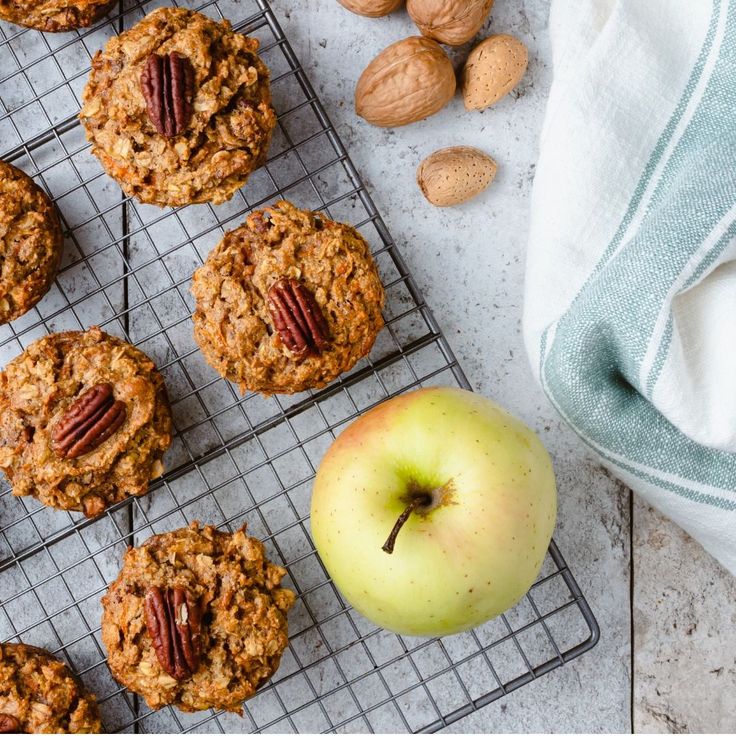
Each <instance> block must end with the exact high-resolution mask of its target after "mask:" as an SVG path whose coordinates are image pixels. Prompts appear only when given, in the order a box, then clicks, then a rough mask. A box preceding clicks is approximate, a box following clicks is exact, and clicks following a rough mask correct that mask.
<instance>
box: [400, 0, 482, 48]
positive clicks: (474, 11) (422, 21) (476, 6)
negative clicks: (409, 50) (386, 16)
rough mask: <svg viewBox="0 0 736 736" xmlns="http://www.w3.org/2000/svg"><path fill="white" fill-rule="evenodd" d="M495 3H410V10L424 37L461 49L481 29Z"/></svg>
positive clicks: (467, 0)
mask: <svg viewBox="0 0 736 736" xmlns="http://www.w3.org/2000/svg"><path fill="white" fill-rule="evenodd" d="M492 6H493V0H406V9H407V11H408V12H409V15H410V16H411V19H412V20H413V21H414V23H416V25H417V28H418V29H419V30H420V31H421V32H422V35H424V36H429V37H430V38H434V39H435V40H437V41H439V42H440V43H446V44H448V45H450V46H461V45H462V44H464V43H467V42H468V41H470V39H471V38H473V36H475V34H476V33H478V31H479V30H480V29H481V26H482V25H483V23H485V21H486V18H487V17H488V14H489V13H490V12H491V7H492Z"/></svg>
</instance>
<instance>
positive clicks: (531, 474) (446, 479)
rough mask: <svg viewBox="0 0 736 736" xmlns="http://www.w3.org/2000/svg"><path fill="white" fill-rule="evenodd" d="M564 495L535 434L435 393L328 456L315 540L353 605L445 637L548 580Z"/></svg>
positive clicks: (417, 395)
mask: <svg viewBox="0 0 736 736" xmlns="http://www.w3.org/2000/svg"><path fill="white" fill-rule="evenodd" d="M556 508H557V492H556V488H555V477H554V472H553V469H552V463H551V461H550V457H549V455H548V453H547V451H546V450H545V449H544V446H543V445H542V443H541V442H540V440H539V439H538V438H537V436H536V435H535V434H534V433H533V432H532V431H531V430H530V429H529V428H528V427H527V426H526V425H525V424H523V423H522V422H521V421H520V420H518V419H516V418H514V417H513V416H511V415H510V414H509V413H507V412H506V411H504V409H502V408H501V407H500V406H498V405H497V404H495V403H494V402H492V401H491V400H490V399H487V398H484V397H483V396H479V395H478V394H474V393H472V392H470V391H465V390H463V389H458V388H449V387H437V388H425V389H419V390H417V391H412V392H410V393H407V394H403V395H401V396H399V397H396V398H394V399H390V400H389V401H385V402H384V403H382V404H379V405H378V406H377V407H375V408H374V409H372V410H370V411H368V412H367V413H366V414H364V415H363V416H361V417H360V418H359V419H357V420H356V421H355V422H353V423H352V424H351V425H350V426H348V427H347V429H345V430H344V431H343V432H342V433H341V434H340V435H339V436H338V438H337V439H336V440H335V442H334V443H333V444H332V446H331V447H330V449H329V450H328V451H327V453H326V455H325V457H324V459H323V461H322V463H321V464H320V467H319V470H318V472H317V477H316V480H315V485H314V493H313V496H312V516H311V525H312V535H313V537H314V542H315V545H316V547H317V551H318V552H319V554H320V556H321V558H322V560H323V562H324V564H325V567H326V568H327V570H328V572H329V573H330V575H331V576H332V579H333V580H334V582H335V584H336V585H337V587H338V588H339V589H340V591H341V592H342V594H343V595H344V596H345V598H346V599H347V600H348V601H349V602H350V604H351V605H352V606H353V607H354V608H356V609H357V610H358V611H359V612H360V613H362V614H363V615H364V616H366V617H367V618H369V619H370V620H371V621H373V622H374V623H376V624H378V625H379V626H382V627H384V628H386V629H390V630H392V631H396V632H398V633H401V634H409V635H416V636H441V635H445V634H452V633H455V632H459V631H464V630H467V629H470V628H473V627H474V626H478V625H479V624H481V623H483V622H484V621H486V620H488V619H490V618H492V617H494V616H497V615H498V614H500V613H502V612H503V611H505V610H506V609H507V608H510V607H511V606H512V605H513V604H514V603H516V602H517V601H518V600H519V599H520V598H521V597H522V596H523V595H524V594H525V593H526V591H527V590H528V589H529V588H530V587H531V585H532V583H533V582H534V579H535V578H536V576H537V574H538V573H539V568H540V566H541V564H542V560H543V559H544V555H545V552H546V550H547V547H548V545H549V541H550V539H551V537H552V530H553V527H554V524H555V515H556Z"/></svg>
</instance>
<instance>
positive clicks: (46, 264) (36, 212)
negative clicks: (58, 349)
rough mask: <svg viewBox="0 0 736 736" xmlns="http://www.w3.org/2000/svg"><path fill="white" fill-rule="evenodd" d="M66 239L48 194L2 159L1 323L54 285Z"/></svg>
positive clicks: (19, 314) (0, 170)
mask: <svg viewBox="0 0 736 736" xmlns="http://www.w3.org/2000/svg"><path fill="white" fill-rule="evenodd" d="M0 7H1V6H0ZM63 244H64V239H63V237H62V234H61V225H60V223H59V217H58V215H57V214H56V210H55V209H54V205H53V204H52V203H51V200H49V198H48V196H47V195H46V193H45V192H44V191H43V190H42V189H41V188H40V187H39V186H38V185H37V184H35V183H34V182H33V180H32V179H31V178H30V177H29V176H27V175H26V174H24V173H23V172H22V171H21V170H20V169H16V168H15V166H13V165H12V164H8V163H5V162H4V161H0V251H1V253H0V255H1V256H2V259H1V263H2V266H1V267H0V324H5V323H6V322H10V321H11V320H14V319H16V318H18V317H20V316H21V315H22V314H25V313H26V312H27V311H28V310H29V309H30V308H31V307H33V306H34V305H35V304H36V303H37V302H38V301H39V300H40V299H41V297H42V296H43V295H44V294H45V293H46V292H47V291H48V290H49V287H50V286H51V284H52V283H53V281H54V277H55V276H56V270H57V269H58V267H59V261H60V260H61V252H62V246H63Z"/></svg>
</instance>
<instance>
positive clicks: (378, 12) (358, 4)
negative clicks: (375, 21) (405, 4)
mask: <svg viewBox="0 0 736 736" xmlns="http://www.w3.org/2000/svg"><path fill="white" fill-rule="evenodd" d="M337 1H338V2H339V3H340V5H342V6H343V7H344V8H347V9H348V10H350V11H351V12H353V13H357V14H358V15H365V16H367V17H369V18H380V17H381V16H382V15H388V14H389V13H393V12H394V10H396V8H398V7H399V5H401V3H402V0H337Z"/></svg>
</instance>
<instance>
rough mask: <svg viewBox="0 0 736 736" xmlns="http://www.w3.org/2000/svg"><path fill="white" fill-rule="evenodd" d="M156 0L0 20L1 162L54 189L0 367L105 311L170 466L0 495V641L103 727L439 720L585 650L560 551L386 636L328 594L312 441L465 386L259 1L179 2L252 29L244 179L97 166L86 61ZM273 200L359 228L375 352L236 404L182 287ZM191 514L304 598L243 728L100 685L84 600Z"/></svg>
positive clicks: (432, 724) (378, 726)
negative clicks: (71, 25) (311, 387)
mask: <svg viewBox="0 0 736 736" xmlns="http://www.w3.org/2000/svg"><path fill="white" fill-rule="evenodd" d="M156 4H157V3H153V2H146V3H140V2H136V3H135V4H133V3H131V2H127V0H126V1H125V2H124V3H123V4H121V6H120V8H119V10H118V12H117V13H116V14H111V16H110V17H108V19H106V20H105V21H103V22H101V23H99V24H98V25H97V26H95V27H94V28H92V29H89V30H83V31H77V32H74V33H70V34H59V35H52V34H41V33H37V32H35V31H29V30H24V29H20V28H16V27H14V26H7V25H2V26H0V70H1V71H0V140H1V141H2V148H3V149H4V154H2V158H3V159H5V160H7V161H10V162H12V163H14V164H15V165H17V166H19V167H20V168H22V169H23V170H25V171H26V172H28V173H30V174H31V175H33V176H34V177H35V179H36V181H38V182H39V183H40V184H41V185H42V186H43V187H44V188H45V189H46V190H47V191H48V192H49V193H50V194H51V195H52V196H53V198H54V199H55V201H56V203H57V205H58V207H59V210H60V212H61V216H62V219H63V225H64V228H65V235H66V242H65V255H64V260H63V264H62V268H61V270H60V272H59V275H58V277H57V279H56V282H55V285H54V287H53V288H52V290H51V291H50V293H49V294H48V295H47V296H46V297H45V298H44V299H43V300H42V301H41V303H40V304H39V305H38V306H37V307H36V308H35V309H33V310H31V311H30V312H29V313H28V314H26V315H24V316H23V317H22V318H21V319H18V320H16V321H15V322H14V323H13V324H11V325H5V326H2V327H0V361H2V363H3V364H4V363H5V362H6V361H7V360H8V359H10V358H11V357H13V356H14V355H17V354H18V353H19V352H20V351H21V350H22V349H23V348H24V347H25V346H27V345H28V343H29V342H31V341H32V340H34V339H36V338H38V337H40V336H41V335H43V334H46V333H48V332H54V331H59V330H63V329H83V328H87V327H89V326H91V325H93V324H99V325H101V326H102V327H103V328H104V329H105V330H107V331H109V332H111V333H114V334H117V335H119V336H121V337H123V338H124V339H126V340H128V341H130V342H132V343H134V344H137V345H138V346H139V347H140V348H141V349H143V350H144V351H145V352H146V353H148V354H149V355H150V356H151V357H152V358H153V359H154V360H155V361H156V363H157V365H158V366H159V367H160V369H161V371H162V373H163V374H164V377H165V379H166V383H167V386H168V388H169V392H170V396H171V403H172V410H173V416H174V424H175V428H176V433H175V438H174V442H173V445H172V449H171V450H170V451H169V453H168V455H167V458H166V461H167V472H166V474H165V475H164V476H163V478H161V479H160V480H158V481H156V482H155V483H154V484H153V485H152V488H151V491H150V493H149V494H148V495H146V496H144V497H143V498H135V499H129V500H127V501H126V502H123V503H121V504H119V505H118V506H117V507H115V508H113V509H111V510H109V511H108V512H107V513H106V514H104V515H103V516H102V517H101V518H99V519H96V520H94V521H90V520H87V519H84V518H83V517H82V516H81V515H80V514H76V513H67V512H61V511H57V510H52V509H47V508H44V507H42V506H40V504H38V503H37V502H35V501H34V500H29V499H18V498H15V497H13V496H12V495H11V494H10V490H9V488H8V487H7V485H3V486H2V490H0V639H1V640H12V641H19V640H22V641H24V642H26V643H30V644H35V645H38V646H43V647H45V648H47V649H49V650H51V651H52V652H55V653H56V654H57V655H58V656H60V657H62V658H63V659H65V660H66V661H67V662H68V663H69V664H70V665H71V666H72V668H73V669H74V670H75V671H76V672H77V673H79V675H80V676H81V678H82V680H83V681H85V683H86V684H87V686H88V687H90V688H91V689H92V690H93V691H94V692H96V693H97V695H98V698H99V700H100V702H101V708H102V713H103V718H104V722H105V726H106V728H107V729H108V730H110V731H128V732H138V731H145V732H148V731H153V732H156V731H165V732H172V731H173V732H180V731H198V732H202V731H207V732H209V731H216V732H242V731H244V730H248V731H262V730H278V731H295V732H296V731H331V730H334V731H350V732H354V731H374V730H381V731H388V730H396V731H420V730H422V731H434V730H437V729H439V728H441V727H442V726H444V725H447V724H449V723H451V722H453V721H456V720H457V719H458V718H461V717H462V716H463V715H466V714H468V713H470V712H472V711H473V710H475V709H477V708H479V707H481V706H483V705H485V704H487V703H489V702H491V701H493V700H496V699H497V698H500V697H502V696H503V695H505V694H507V693H508V692H510V691H512V690H514V689H516V688H519V687H521V686H522V685H525V684H527V683H529V682H531V681H532V680H534V679H535V678H538V677H540V676H542V675H544V674H546V673H547V672H549V671H550V670H552V669H554V668H556V667H559V666H561V665H563V664H565V663H566V662H569V661H570V660H571V659H573V658H575V657H577V656H579V655H580V654H582V653H583V652H584V651H586V650H588V649H590V648H591V647H593V646H594V645H595V643H596V641H597V638H598V627H597V624H596V622H595V619H594V617H593V615H592V612H591V610H590V608H589V606H588V604H587V603H586V601H585V599H584V598H583V596H582V594H581V592H580V589H579V588H578V586H577V584H576V582H575V580H574V578H573V576H572V574H571V573H570V571H569V570H568V568H567V566H566V565H565V562H564V560H563V558H562V556H561V555H560V553H559V551H558V550H557V547H556V546H555V545H554V543H553V544H552V546H551V548H550V550H549V554H548V556H547V558H546V560H545V563H544V567H543V570H542V573H541V575H540V578H539V580H538V581H537V583H536V584H535V586H534V587H533V589H532V590H531V591H530V593H529V594H528V595H527V596H526V598H525V599H523V600H522V602H521V603H519V604H518V605H517V606H516V607H515V608H514V609H513V610H512V611H510V612H508V613H507V614H506V615H504V616H501V617H499V618H498V619H496V620H494V621H491V622H489V623H488V624H486V625H484V626H482V627H480V628H478V629H476V630H475V631H472V632H469V633H467V634H462V635H458V636H453V637H448V638H445V639H442V640H426V639H411V638H408V637H401V636H396V635H394V634H391V633H389V632H387V631H384V630H381V629H377V628H376V627H374V626H373V625H371V624H370V623H369V622H368V621H366V620H365V619H363V618H362V617H360V616H359V615H358V614H357V613H356V612H354V611H353V610H351V609H350V608H349V607H348V606H347V604H346V603H345V602H344V600H343V599H342V598H341V597H340V595H339V593H338V591H337V589H336V588H335V587H334V585H333V584H332V582H331V581H330V580H329V578H328V577H327V575H326V572H325V570H324V568H323V566H322V564H321V563H320V560H319V558H318V557H317V554H316V552H315V550H314V547H313V546H312V543H311V540H310V535H309V516H308V514H309V492H310V485H311V479H312V477H313V475H314V472H315V467H316V466H317V464H318V463H319V460H320V458H321V456H322V453H323V452H324V451H325V450H326V448H327V447H328V446H329V444H330V443H331V441H332V439H333V438H334V437H335V436H336V434H337V433H338V432H339V431H340V429H341V428H342V427H343V426H344V425H345V424H346V423H347V422H349V421H350V420H352V419H353V418H354V417H355V416H356V415H358V414H359V413H360V412H362V411H364V410H365V409H367V408H369V407H370V406H373V405H375V404H377V403H379V402H380V401H383V400H384V399H386V398H388V397H390V396H393V395H396V394H397V393H400V392H403V391H406V390H409V389H411V388H414V387H417V386H422V385H432V384H455V385H460V386H464V387H468V382H467V379H466V378H465V377H464V375H463V373H462V371H461V369H460V368H459V366H458V364H457V362H456V360H455V358H454V356H453V355H452V352H451V350H450V348H449V346H448V344H447V342H446V341H445V339H444V337H443V336H442V335H441V333H440V331H439V329H438V327H437V324H436V323H435V321H434V320H433V318H432V315H431V314H430V311H429V310H428V308H427V306H426V305H425V304H424V302H423V300H422V298H421V296H420V295H419V293H418V292H417V289H416V287H415V285H414V283H413V281H412V279H411V276H410V275H409V273H408V272H407V270H406V267H405V266H404V263H403V261H402V260H401V257H400V255H399V253H398V252H397V249H396V247H395V245H394V243H393V241H392V239H391V236H390V235H389V233H388V231H387V230H386V227H385V225H384V223H383V222H382V220H381V218H380V216H379V215H378V213H377V212H376V209H375V207H374V205H373V203H372V201H371V199H370V197H369V195H368V194H367V193H366V191H365V189H364V187H363V185H362V183H361V181H360V177H359V176H358V173H357V172H356V170H355V168H354V167H353V165H352V163H351V161H350V159H349V158H348V156H347V153H346V152H345V149H344V147H343V145H342V143H341V142H340V140H339V138H338V136H337V133H336V132H335V129H334V128H333V127H332V125H331V123H330V121H329V119H328V117H327V115H326V114H325V111H324V109H323V108H322V106H321V104H320V102H319V100H318V99H317V98H316V95H315V93H314V90H313V88H312V87H311V85H310V84H309V81H308V80H307V78H306V76H305V74H304V72H303V70H302V68H301V66H300V65H299V62H298V60H297V59H296V57H295V55H294V52H293V50H292V48H291V46H290V45H289V43H288V41H287V40H286V38H285V37H284V34H283V32H282V31H281V28H280V27H279V25H278V23H277V21H276V19H275V18H274V16H273V14H272V12H271V10H270V8H269V6H268V4H267V2H266V0H210V1H209V2H206V3H205V4H201V3H195V4H193V7H196V8H197V9H199V10H202V11H203V12H205V13H207V14H209V15H211V16H212V17H216V18H219V17H227V18H229V19H230V20H231V21H232V23H233V26H234V27H235V28H236V29H237V30H241V31H243V32H245V33H248V34H250V35H255V36H256V37H258V38H259V39H260V41H261V54H262V56H263V58H264V61H265V62H266V64H267V65H268V66H269V67H270V69H271V72H272V89H273V95H274V104H275V107H276V109H277V112H278V113H279V125H278V129H277V131H276V134H275V137H274V141H273V145H272V147H271V151H270V156H269V160H268V162H267V164H266V166H264V167H263V168H262V169H260V170H259V171H258V172H256V173H255V174H254V175H253V176H252V178H251V180H250V181H249V183H248V184H247V186H246V187H245V188H244V189H243V190H241V191H240V192H239V193H238V194H237V195H236V196H235V197H234V198H233V200H232V201H231V202H229V203H227V204H224V205H220V206H218V207H217V208H213V207H211V206H208V205H202V206H192V207H186V208H180V209H173V210H172V209H166V210H160V209H157V208H154V207H149V206H143V205H139V204H137V203H135V202H134V201H131V200H129V199H127V198H125V197H124V196H122V194H121V192H120V189H119V188H118V186H117V185H116V184H115V183H114V182H113V181H111V180H110V179H109V178H108V177H107V176H106V175H105V174H104V173H103V172H102V169H101V167H100V166H99V164H98V162H97V161H96V159H95V158H94V157H93V156H92V155H91V154H90V153H89V150H88V144H87V143H86V140H85V137H84V133H83V131H82V129H81V127H80V126H79V124H78V121H77V112H78V110H79V101H80V98H81V91H82V88H83V86H84V84H85V82H86V78H87V73H88V69H89V62H90V58H91V54H92V53H94V51H95V50H96V49H97V48H99V47H100V46H101V45H102V44H103V43H104V42H105V41H106V40H107V38H109V37H110V36H112V35H114V34H115V33H117V32H119V31H121V30H123V29H125V28H129V27H130V26H132V25H133V24H134V23H135V22H137V21H138V20H139V19H140V18H141V17H142V16H143V15H144V14H145V13H147V12H150V10H152V9H153V8H154V7H155V6H156ZM279 197H286V198H288V199H291V200H293V201H294V202H296V203H297V204H299V205H300V206H306V207H310V208H313V209H320V210H323V211H326V212H327V213H328V214H329V215H330V216H331V217H333V218H335V219H338V220H343V221H346V222H350V223H351V224H353V225H354V226H355V227H357V228H358V229H359V230H360V231H361V232H362V233H363V234H364V235H365V237H366V239H367V240H368V241H369V242H370V243H371V244H372V246H373V249H374V256H375V258H376V261H377V263H378V266H379V270H380V272H381V275H382V279H383V282H384V285H385V287H386V294H387V305H386V309H385V318H386V328H385V329H384V330H383V331H382V333H381V335H380V337H379V339H378V341H377V343H376V346H375V348H374V350H373V352H372V353H371V355H370V356H369V358H367V359H365V360H363V361H362V362H361V363H360V364H359V365H358V366H356V368H355V369H354V370H353V371H352V372H351V373H350V374H348V375H345V376H343V377H342V378H341V379H339V380H338V381H336V382H335V383H334V384H332V385H331V386H329V387H328V388H326V389H323V390H321V391H318V392H308V393H305V394H300V395H298V396H294V397H283V396H279V397H271V398H264V397H261V396H258V395H252V394H249V395H246V396H244V397H241V396H240V395H239V394H238V393H237V391H236V390H235V388H234V387H233V386H232V385H231V384H229V383H227V382H226V381H224V380H221V379H219V378H218V377H217V376H216V375H215V374H214V372H213V371H212V370H211V369H210V368H209V367H208V366H207V365H206V364H205V363H204V361H203V359H202V357H201V355H200V353H199V351H198V350H197V348H196V345H195V343H194V341H193V337H192V327H191V322H190V314H191V311H192V298H191V295H190V293H189V279H190V276H191V273H192V271H193V270H194V269H195V268H196V267H197V266H199V265H200V263H201V262H202V259H203V257H205V256H206V254H207V252H208V251H209V249H210V248H211V247H212V246H213V245H214V244H215V243H216V242H217V241H218V240H219V239H220V237H221V236H222V233H223V231H224V230H225V229H226V228H231V227H234V226H236V225H237V224H239V223H240V222H241V221H242V220H243V218H244V216H245V214H246V213H247V212H248V211H249V210H251V209H253V208H255V207H258V206H260V205H263V204H265V203H268V202H271V201H273V200H274V199H276V198H279ZM194 519H200V520H202V521H203V522H207V523H214V524H216V525H218V526H221V527H226V528H229V529H234V528H236V527H238V526H239V525H241V524H242V523H243V522H245V521H247V523H248V526H249V531H250V533H252V534H255V535H257V536H258V537H260V538H262V539H263V540H264V541H265V543H266V546H267V548H268V551H269V553H270V555H271V557H272V558H273V559H274V560H276V561H279V562H280V563H281V564H283V565H285V566H286V567H287V568H288V571H289V574H288V576H287V578H286V580H285V583H286V584H287V585H290V586H291V587H293V588H294V589H295V590H296V591H297V593H298V595H299V598H298V601H297V604H296V605H295V607H294V609H293V611H292V613H291V614H290V619H289V622H290V634H291V643H290V646H289V649H288V650H287V651H286V653H285V655H284V658H283V661H282V665H281V668H280V669H279V671H278V673H277V674H276V675H275V676H274V678H273V680H272V681H271V682H270V683H269V684H268V685H267V686H265V687H264V688H263V689H262V690H260V691H259V693H258V695H257V696H256V697H255V698H253V699H252V700H250V701H248V704H247V707H246V708H245V712H244V718H243V719H241V718H239V717H237V716H234V715H232V714H225V713H221V712H214V711H209V712H202V713H198V714H183V713H180V712H178V711H176V710H173V709H171V708H166V709H163V710H161V711H158V712H152V711H150V710H149V709H148V708H147V707H146V706H145V703H143V701H142V700H141V699H139V698H137V697H136V696H134V695H132V694H131V693H129V692H127V691H125V690H123V689H122V688H120V686H119V685H117V683H115V681H114V680H113V679H112V677H111V676H110V673H109V671H108V669H107V666H106V664H105V653H104V651H103V648H102V646H101V643H100V640H99V620H100V603H99V601H100V597H101V595H102V594H103V592H104V591H105V589H106V586H107V584H108V583H109V582H111V580H113V579H114V577H115V576H116V575H117V572H118V569H119V564H120V558H121V555H122V553H123V551H124V549H125V548H126V546H127V545H129V544H137V543H140V542H141V541H143V540H144V539H145V538H147V537H148V536H149V535H150V534H153V533H158V532H162V531H166V530H170V529H174V528H177V527H180V526H182V525H185V524H187V523H189V522H190V521H192V520H194Z"/></svg>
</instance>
